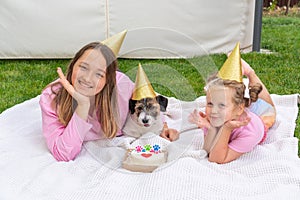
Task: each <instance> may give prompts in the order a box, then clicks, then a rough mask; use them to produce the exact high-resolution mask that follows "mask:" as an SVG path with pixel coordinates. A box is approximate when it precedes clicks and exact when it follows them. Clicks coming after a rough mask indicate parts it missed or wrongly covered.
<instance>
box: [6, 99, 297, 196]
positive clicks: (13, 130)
mask: <svg viewBox="0 0 300 200" xmlns="http://www.w3.org/2000/svg"><path fill="white" fill-rule="evenodd" d="M297 96H298V95H296V94H295V95H272V98H273V100H274V102H275V104H276V108H277V112H278V117H277V121H276V124H275V125H274V126H273V127H272V128H271V129H270V131H269V134H268V137H267V139H266V141H265V142H264V143H263V144H261V145H258V146H257V147H256V148H255V149H254V150H253V151H252V152H250V153H247V154H244V155H243V156H242V157H240V158H239V159H238V160H236V161H233V162H231V163H228V164H223V165H219V164H215V163H210V162H208V160H207V155H206V152H205V151H203V150H201V147H202V144H203V133H202V132H201V130H199V129H195V127H193V125H192V124H190V123H188V121H187V116H188V114H189V113H190V112H192V110H193V109H194V108H197V109H199V110H201V109H203V108H204V104H205V98H204V97H199V98H198V99H196V100H195V101H192V102H182V101H179V100H177V99H175V98H169V106H168V110H167V112H166V119H167V121H168V124H169V126H170V127H172V128H177V129H178V130H181V135H180V139H179V140H178V141H176V142H173V143H170V142H168V141H166V140H164V139H162V138H160V137H158V136H155V135H152V134H151V133H149V134H147V137H144V138H141V139H139V140H134V139H133V138H130V137H117V138H114V139H112V140H98V141H94V142H87V143H85V144H84V146H83V149H82V152H81V153H80V154H79V156H78V157H77V158H76V159H75V160H74V161H70V162H57V161H56V160H55V159H54V158H53V157H52V155H51V154H50V153H49V151H48V150H47V148H46V144H45V141H44V138H43V136H42V132H41V114H40V108H39V104H38V100H39V96H37V97H35V98H33V99H31V100H28V101H25V102H23V103H21V104H18V105H16V106H14V107H12V108H10V109H8V110H6V111H4V112H3V113H2V114H1V115H0V199H1V200H2V199H3V200H10V199H18V200H19V199H22V200H24V199H30V200H35V199H38V200H43V199H47V200H48V199H49V200H54V199H59V200H65V199H70V200H74V199H78V200H90V199H134V200H135V199H139V200H140V199H143V200H148V199H151V200H152V199H172V200H174V199H209V200H211V199H230V200H232V199H255V200H257V199H272V200H274V199H290V200H292V199H295V200H296V199H297V200H299V199H300V159H299V157H298V155H297V154H298V139H297V138H295V137H294V131H295V120H296V118H297V113H298V107H297ZM144 143H156V144H160V145H161V146H162V148H163V149H165V150H167V151H168V152H169V155H168V162H167V163H166V164H164V165H162V166H161V167H159V168H157V169H156V170H155V171H154V172H152V173H140V172H131V171H128V170H125V169H123V168H122V160H123V158H124V155H125V152H126V148H130V147H132V146H135V145H137V144H144Z"/></svg>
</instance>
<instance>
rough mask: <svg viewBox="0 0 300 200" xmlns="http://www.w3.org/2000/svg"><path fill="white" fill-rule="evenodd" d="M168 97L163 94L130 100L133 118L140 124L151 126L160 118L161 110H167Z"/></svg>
mask: <svg viewBox="0 0 300 200" xmlns="http://www.w3.org/2000/svg"><path fill="white" fill-rule="evenodd" d="M167 105H168V99H167V98H165V97H163V96H160V95H159V96H157V97H156V98H144V99H141V100H132V99H130V100H129V109H130V114H131V117H132V119H133V120H134V121H135V122H136V123H137V124H139V125H140V126H144V127H150V126H151V125H152V124H154V122H155V121H156V120H157V119H159V120H161V119H160V111H166V108H167Z"/></svg>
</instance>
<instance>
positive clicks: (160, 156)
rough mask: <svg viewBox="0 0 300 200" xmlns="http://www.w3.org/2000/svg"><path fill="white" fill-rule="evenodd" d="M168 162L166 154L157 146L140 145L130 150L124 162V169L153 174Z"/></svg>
mask: <svg viewBox="0 0 300 200" xmlns="http://www.w3.org/2000/svg"><path fill="white" fill-rule="evenodd" d="M165 162H166V152H163V151H161V147H160V146H159V145H157V144H155V145H153V146H152V145H150V144H146V145H144V146H141V145H138V146H136V147H135V148H134V149H132V150H130V151H129V152H128V154H127V156H126V158H125V160H124V162H123V167H124V168H125V169H128V170H131V171H141V172H151V171H153V170H154V169H155V168H157V167H158V166H159V165H161V164H163V163H165Z"/></svg>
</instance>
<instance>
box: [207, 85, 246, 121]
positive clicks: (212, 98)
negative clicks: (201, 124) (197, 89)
mask: <svg viewBox="0 0 300 200" xmlns="http://www.w3.org/2000/svg"><path fill="white" fill-rule="evenodd" d="M234 92H235V91H234V89H232V88H229V87H224V86H213V87H211V88H209V90H208V91H207V94H206V102H207V105H206V109H205V112H206V115H207V117H208V119H209V121H210V124H211V125H212V126H213V127H220V126H222V125H223V124H224V123H225V122H227V121H229V120H233V119H238V118H239V116H240V115H241V113H242V112H243V106H238V105H236V104H235V103H234V101H233V95H234Z"/></svg>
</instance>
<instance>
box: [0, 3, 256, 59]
mask: <svg viewBox="0 0 300 200" xmlns="http://www.w3.org/2000/svg"><path fill="white" fill-rule="evenodd" d="M254 3H255V1H253V0H231V1H227V0H218V1H207V0H186V1H182V0H151V1H145V0H88V1H82V0H43V1H36V0H26V1H22V0H18V1H10V0H2V1H1V6H0V58H70V57H72V56H73V55H74V53H75V52H76V51H77V50H79V49H80V48H81V47H82V46H83V45H85V44H86V43H89V42H91V41H102V40H104V39H106V38H107V37H109V36H112V35H114V34H116V33H118V32H120V31H122V30H124V29H127V30H128V33H127V35H126V38H125V40H124V43H123V46H122V48H121V50H120V55H121V57H124V58H178V57H193V56H197V55H203V54H208V53H224V52H228V51H230V50H232V49H233V48H234V46H235V44H236V43H237V42H238V41H239V42H240V45H241V49H244V52H247V51H251V50H252V40H253V21H254Z"/></svg>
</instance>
